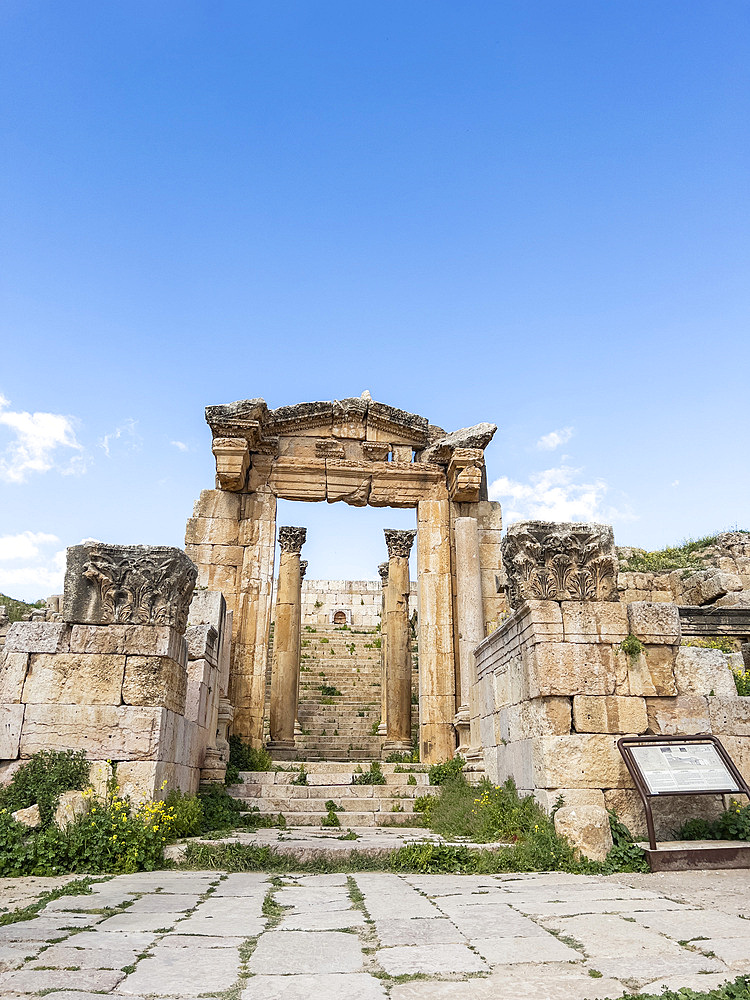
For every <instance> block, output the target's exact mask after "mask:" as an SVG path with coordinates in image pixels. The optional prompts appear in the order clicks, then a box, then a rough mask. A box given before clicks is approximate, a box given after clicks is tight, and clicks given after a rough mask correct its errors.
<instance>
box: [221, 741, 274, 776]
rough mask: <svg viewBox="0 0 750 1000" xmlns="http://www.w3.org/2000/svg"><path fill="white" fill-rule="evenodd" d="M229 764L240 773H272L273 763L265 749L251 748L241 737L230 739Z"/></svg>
mask: <svg viewBox="0 0 750 1000" xmlns="http://www.w3.org/2000/svg"><path fill="white" fill-rule="evenodd" d="M229 764H230V766H231V767H236V768H237V770H238V771H271V770H272V769H273V761H272V760H271V755H270V753H269V752H268V751H267V750H266V748H265V747H251V746H250V744H249V743H245V741H244V740H243V739H242V737H241V736H238V735H237V734H236V733H232V735H231V736H230V737H229Z"/></svg>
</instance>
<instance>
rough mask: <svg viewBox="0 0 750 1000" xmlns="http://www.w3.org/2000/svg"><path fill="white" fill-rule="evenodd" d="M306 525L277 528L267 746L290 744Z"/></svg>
mask: <svg viewBox="0 0 750 1000" xmlns="http://www.w3.org/2000/svg"><path fill="white" fill-rule="evenodd" d="M306 535H307V529H306V528H293V527H283V528H279V546H280V548H281V556H280V558H279V589H278V593H277V597H276V628H275V631H274V640H273V664H272V667H271V738H270V740H269V742H268V748H269V750H291V749H293V748H294V720H295V717H296V715H297V690H298V686H299V650H300V637H299V628H300V621H301V612H300V593H301V587H302V582H301V578H300V557H299V556H300V552H301V550H302V546H303V545H304V542H305V537H306Z"/></svg>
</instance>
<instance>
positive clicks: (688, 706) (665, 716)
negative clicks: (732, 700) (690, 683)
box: [646, 694, 712, 736]
mask: <svg viewBox="0 0 750 1000" xmlns="http://www.w3.org/2000/svg"><path fill="white" fill-rule="evenodd" d="M646 712H647V715H648V732H649V733H651V734H653V735H654V736H697V735H699V734H701V733H710V732H711V728H712V726H711V719H710V716H709V709H708V700H707V699H706V698H704V697H702V696H701V695H697V694H678V695H677V697H676V698H647V699H646Z"/></svg>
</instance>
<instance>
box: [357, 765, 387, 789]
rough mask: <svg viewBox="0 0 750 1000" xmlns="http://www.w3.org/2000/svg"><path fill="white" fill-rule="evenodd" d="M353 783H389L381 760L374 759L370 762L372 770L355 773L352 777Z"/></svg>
mask: <svg viewBox="0 0 750 1000" xmlns="http://www.w3.org/2000/svg"><path fill="white" fill-rule="evenodd" d="M352 784H353V785H385V784H387V781H386V777H385V775H384V774H383V769H382V767H381V766H380V761H377V760H374V761H373V762H372V763H371V764H370V770H369V771H365V772H364V773H363V774H355V775H354V777H353V778H352Z"/></svg>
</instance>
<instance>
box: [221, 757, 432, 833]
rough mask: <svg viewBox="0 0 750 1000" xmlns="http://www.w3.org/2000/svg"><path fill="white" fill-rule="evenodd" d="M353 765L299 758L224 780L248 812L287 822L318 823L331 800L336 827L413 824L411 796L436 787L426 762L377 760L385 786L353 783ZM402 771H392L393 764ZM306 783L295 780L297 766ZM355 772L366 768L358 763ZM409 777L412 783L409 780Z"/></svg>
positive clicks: (415, 815)
mask: <svg viewBox="0 0 750 1000" xmlns="http://www.w3.org/2000/svg"><path fill="white" fill-rule="evenodd" d="M357 766H358V765H356V764H353V763H352V764H349V763H337V762H328V761H325V762H316V761H305V762H304V763H303V764H296V765H290V769H289V770H284V771H243V772H241V774H240V783H239V784H237V785H230V786H229V788H228V791H229V794H230V795H233V796H234V797H235V798H236V799H239V800H240V801H241V802H242V803H243V805H244V806H245V807H246V809H247V810H248V811H250V810H251V809H253V810H255V809H257V810H259V811H260V812H261V813H262V814H263V815H273V816H277V815H278V814H279V813H282V814H283V815H284V817H285V819H286V822H287V825H288V826H321V821H322V819H323V817H325V816H326V815H327V810H326V805H325V804H326V802H327V801H329V800H331V801H333V802H334V803H335V804H336V806H338V807H339V811H337V812H336V816H338V819H339V823H340V824H341V828H342V830H345V829H346V828H347V827H363V826H417V825H419V821H420V818H421V813H419V812H417V813H415V811H414V800H415V798H417V796H420V795H433V794H436V793H437V792H439V790H440V789H439V788H438V787H435V786H433V785H430V784H429V783H428V780H429V779H428V775H427V773H426V772H427V767H426V766H425V765H420V764H405V765H397V764H382V765H381V767H382V772H383V774H384V776H385V779H386V782H387V783H386V784H385V785H354V784H352V779H353V778H354V777H355V776H356V774H357V773H358V772H357V770H356V768H357ZM399 766H401V767H403V768H404V769H407V768H408V772H406V771H401V772H396V770H395V769H396V767H399ZM301 767H302V768H303V769H304V771H305V774H306V776H307V784H305V785H299V784H295V783H294V782H295V780H296V781H298V780H299V778H300V768H301ZM360 770H361V771H367V770H369V766H368V765H366V764H362V765H361V767H360ZM410 779H411V781H412V783H411V784H410V783H409V782H410Z"/></svg>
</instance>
